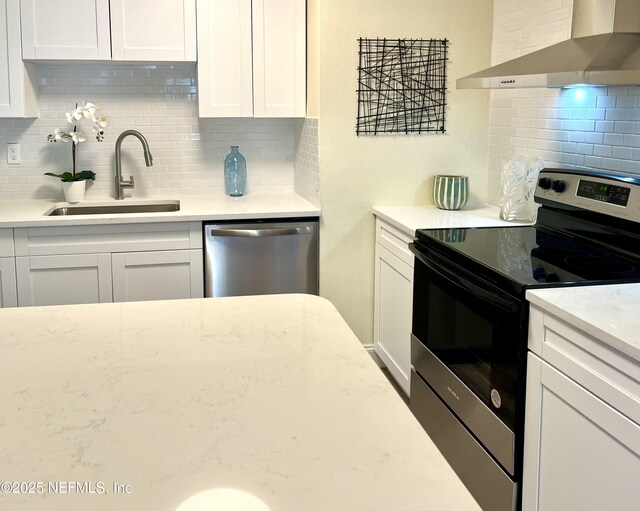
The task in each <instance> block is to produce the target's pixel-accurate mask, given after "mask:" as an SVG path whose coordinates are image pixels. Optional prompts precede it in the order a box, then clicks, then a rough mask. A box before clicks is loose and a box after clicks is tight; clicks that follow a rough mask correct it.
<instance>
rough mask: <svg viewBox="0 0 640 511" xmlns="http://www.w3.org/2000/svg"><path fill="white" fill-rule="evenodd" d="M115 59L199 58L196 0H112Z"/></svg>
mask: <svg viewBox="0 0 640 511" xmlns="http://www.w3.org/2000/svg"><path fill="white" fill-rule="evenodd" d="M111 53H112V58H113V60H137V61H173V62H176V61H194V62H195V60H196V7H195V3H194V0H111Z"/></svg>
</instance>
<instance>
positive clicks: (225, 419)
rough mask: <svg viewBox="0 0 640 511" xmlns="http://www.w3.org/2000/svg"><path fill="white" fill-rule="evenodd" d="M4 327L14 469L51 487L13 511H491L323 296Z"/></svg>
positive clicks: (68, 311) (70, 315) (23, 315)
mask: <svg viewBox="0 0 640 511" xmlns="http://www.w3.org/2000/svg"><path fill="white" fill-rule="evenodd" d="M0 332H2V335H0V402H1V403H2V408H3V413H2V416H1V418H0V427H1V432H2V435H1V437H0V438H1V440H0V442H1V443H0V474H2V479H3V480H4V481H24V482H29V481H43V482H44V484H45V486H44V491H43V493H42V494H40V495H34V494H26V495H17V494H0V508H2V509H7V510H9V509H10V510H13V511H36V510H37V511H69V510H72V509H73V510H76V509H77V510H80V509H83V510H91V511H107V510H108V511H114V510H116V509H121V510H127V511H187V510H189V511H211V510H213V509H216V510H218V509H224V510H225V511H234V510H240V509H242V511H249V510H260V511H267V510H268V511H316V510H317V511H328V510H340V511H377V510H379V511H390V510H398V511H416V510H421V511H465V510H469V511H480V508H479V507H478V505H477V504H476V502H475V501H474V500H473V498H472V497H471V496H470V494H469V493H468V491H467V490H466V489H465V487H464V486H463V485H462V483H461V482H460V480H459V479H458V477H457V476H456V475H455V473H454V472H453V470H452V469H451V468H450V467H449V465H448V464H447V463H446V461H445V460H444V458H443V457H442V455H441V454H440V452H439V451H438V450H437V448H436V447H435V446H434V444H433V442H432V441H431V440H430V439H429V437H428V436H427V434H426V433H425V432H424V431H423V429H422V428H421V427H420V425H419V424H418V422H417V421H416V420H415V418H414V417H413V415H412V414H411V412H410V411H409V409H408V408H407V407H406V405H405V404H404V402H403V401H402V400H401V399H400V398H399V396H398V395H397V394H396V392H395V391H394V390H393V389H392V388H391V386H390V385H389V383H388V382H387V380H386V378H385V377H384V375H383V374H382V373H381V372H380V370H379V369H378V368H377V367H376V365H375V363H374V362H373V360H372V359H371V357H370V356H369V355H368V354H367V353H366V351H365V349H364V348H363V346H362V345H361V344H360V342H359V341H358V339H357V338H356V337H355V335H354V334H353V333H352V332H351V330H350V329H349V328H348V326H347V325H346V323H345V322H344V320H343V319H342V318H341V317H340V315H339V314H338V312H337V311H336V309H335V308H334V307H333V306H332V305H331V304H330V303H329V302H328V301H326V300H324V299H322V298H319V297H315V296H309V295H273V296H257V297H241V298H216V299H197V300H175V301H156V302H130V303H109V304H93V305H68V306H55V307H25V308H14V309H0ZM56 482H57V483H58V488H60V484H59V482H67V483H68V482H77V483H87V482H88V483H90V484H89V486H87V487H86V488H85V489H91V488H93V489H94V490H96V489H99V488H100V487H99V486H98V483H102V484H103V485H104V488H105V489H106V491H107V492H108V494H107V495H103V494H99V493H94V494H86V493H84V494H79V493H78V491H77V487H78V485H76V486H75V488H76V489H75V490H73V491H71V493H67V494H56V493H53V492H52V491H51V487H50V486H49V483H54V488H55V487H56V486H55V483H56ZM114 482H115V483H117V484H119V485H121V486H119V488H124V489H126V486H125V485H130V493H119V494H114V492H113V483H114ZM63 488H67V491H69V490H68V488H69V485H68V484H67V486H63ZM209 490H210V491H211V492H212V493H210V495H212V498H211V499H209V500H210V502H209V503H208V505H204V504H203V502H204V501H206V499H205V498H201V497H198V498H197V499H196V500H198V499H199V500H200V505H193V506H188V505H186V504H185V502H186V501H189V499H194V496H196V495H202V494H201V492H205V491H209ZM240 492H243V493H240ZM229 494H232V495H235V496H236V497H237V500H238V501H241V500H243V499H246V500H251V501H252V502H254V503H257V504H256V505H255V507H234V506H232V505H230V504H228V503H227V504H225V505H223V504H222V501H223V500H225V498H226V497H228V495H229ZM225 496H226V497H225ZM223 497H224V498H223ZM216 498H217V499H218V500H216ZM213 501H216V502H217V503H218V505H214V504H213ZM191 502H192V503H193V500H191ZM225 502H226V500H225ZM260 502H262V504H260Z"/></svg>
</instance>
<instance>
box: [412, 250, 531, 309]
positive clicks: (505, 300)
mask: <svg viewBox="0 0 640 511" xmlns="http://www.w3.org/2000/svg"><path fill="white" fill-rule="evenodd" d="M409 249H410V250H411V252H413V253H414V254H415V256H416V257H417V258H418V259H419V260H420V261H421V262H422V263H423V264H425V265H426V266H427V267H428V268H429V269H430V270H431V271H432V272H434V273H436V274H437V275H438V276H439V277H440V278H441V279H444V280H445V281H446V282H448V283H449V284H451V285H452V286H455V287H458V288H462V289H464V290H465V291H467V292H470V293H473V294H474V295H476V296H478V297H479V298H481V299H482V300H484V301H486V302H489V303H490V304H492V305H494V306H496V307H499V308H500V309H503V310H505V311H507V312H515V311H517V310H518V307H519V303H518V301H517V300H515V299H511V298H509V297H507V296H498V295H496V294H495V293H492V292H490V291H487V290H486V289H484V288H482V287H480V286H479V285H478V284H475V283H473V282H472V281H471V280H470V279H469V278H466V277H464V276H462V275H459V274H457V273H453V272H451V271H449V270H447V269H446V268H443V267H442V266H441V265H439V264H438V263H436V262H435V261H431V260H429V259H428V258H427V257H426V256H425V255H424V254H423V253H422V252H421V251H420V250H419V249H417V248H416V247H415V246H414V244H413V243H409Z"/></svg>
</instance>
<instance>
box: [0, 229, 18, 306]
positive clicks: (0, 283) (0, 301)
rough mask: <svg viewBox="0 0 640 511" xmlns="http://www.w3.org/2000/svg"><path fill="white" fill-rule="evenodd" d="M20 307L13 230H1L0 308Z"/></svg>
mask: <svg viewBox="0 0 640 511" xmlns="http://www.w3.org/2000/svg"><path fill="white" fill-rule="evenodd" d="M16 305H18V295H17V294H16V260H15V257H14V249H13V229H0V307H15V306H16Z"/></svg>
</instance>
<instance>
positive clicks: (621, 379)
mask: <svg viewBox="0 0 640 511" xmlns="http://www.w3.org/2000/svg"><path fill="white" fill-rule="evenodd" d="M529 349H530V350H531V351H533V352H534V353H536V354H537V355H538V356H540V357H541V358H542V359H543V360H545V361H546V362H548V363H550V364H551V365H553V366H554V367H556V368H557V369H558V370H559V371H561V372H562V373H564V374H566V375H567V376H569V377H570V378H572V379H573V380H575V381H576V382H578V383H579V384H580V385H582V386H583V387H585V388H588V389H589V390H590V391H591V392H593V393H594V394H595V395H596V396H598V397H599V398H600V399H602V400H603V401H605V402H606V403H608V404H610V405H611V406H612V407H614V408H615V409H616V410H618V411H620V412H621V413H623V414H624V415H626V416H627V417H629V418H630V419H632V420H633V421H635V422H636V423H640V365H638V363H637V362H636V361H634V360H633V359H631V357H629V356H627V355H625V354H624V353H621V352H619V351H617V350H615V349H613V348H612V347H610V346H609V345H607V344H605V343H603V342H602V341H600V340H599V339H596V338H595V337H592V336H590V335H589V334H587V333H585V332H583V331H581V330H578V329H576V328H575V327H572V326H571V325H570V324H568V323H566V322H564V321H562V320H560V319H558V318H557V317H555V316H553V315H551V314H549V313H546V312H544V311H543V310H541V309H539V308H537V307H535V306H531V312H530V319H529Z"/></svg>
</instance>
